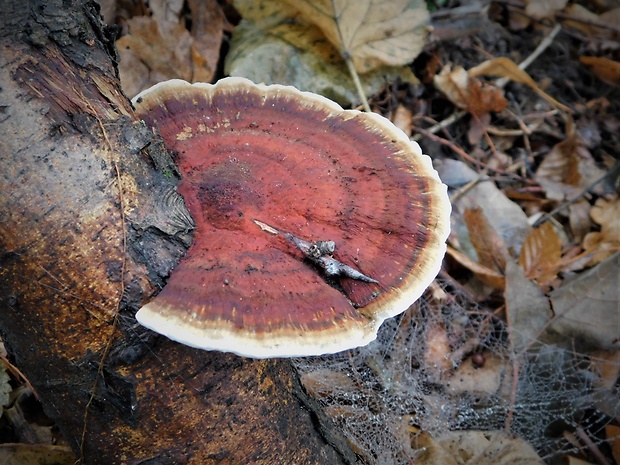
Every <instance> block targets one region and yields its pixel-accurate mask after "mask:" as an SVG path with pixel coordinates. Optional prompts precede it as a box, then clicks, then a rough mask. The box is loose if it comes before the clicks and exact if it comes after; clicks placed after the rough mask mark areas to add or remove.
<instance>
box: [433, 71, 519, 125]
mask: <svg viewBox="0 0 620 465" xmlns="http://www.w3.org/2000/svg"><path fill="white" fill-rule="evenodd" d="M433 84H434V85H435V88H436V89H437V90H439V91H440V92H441V93H443V94H444V95H445V96H446V97H448V99H449V100H450V101H451V102H452V103H453V104H454V105H456V106H457V107H459V108H462V109H463V110H467V111H468V112H469V113H471V114H473V115H477V116H479V115H483V114H485V113H488V112H490V111H493V112H498V111H502V110H503V109H504V108H506V105H507V103H508V101H507V100H506V99H505V98H504V95H503V91H502V90H501V89H498V88H497V87H495V86H493V85H491V84H486V83H483V82H482V81H480V80H479V79H475V78H473V77H472V76H470V75H469V73H468V72H467V71H465V69H464V68H463V67H461V66H457V67H456V68H454V70H453V69H452V68H451V66H450V65H447V66H445V67H444V68H443V69H442V70H441V72H440V73H439V74H438V75H436V76H435V77H434V78H433Z"/></svg>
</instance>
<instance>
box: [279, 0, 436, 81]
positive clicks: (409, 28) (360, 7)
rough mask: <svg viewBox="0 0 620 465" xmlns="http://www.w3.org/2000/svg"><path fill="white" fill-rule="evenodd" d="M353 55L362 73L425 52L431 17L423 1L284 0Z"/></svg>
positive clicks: (345, 53)
mask: <svg viewBox="0 0 620 465" xmlns="http://www.w3.org/2000/svg"><path fill="white" fill-rule="evenodd" d="M283 1H284V2H285V3H287V4H289V5H290V6H291V7H294V8H295V9H297V10H298V11H299V13H300V14H301V16H302V17H303V19H304V20H306V21H308V22H310V23H313V24H315V25H316V26H318V27H319V28H320V29H321V30H322V31H323V33H324V34H325V37H327V39H328V40H329V41H330V42H331V43H332V44H333V45H334V46H335V47H336V48H337V49H338V50H339V51H340V54H341V55H342V56H343V57H345V58H347V57H350V58H351V60H352V62H353V65H354V66H355V69H356V70H357V72H359V73H362V74H363V73H367V72H369V71H372V70H373V69H376V68H379V67H381V66H383V65H390V66H402V65H405V64H407V63H410V62H411V61H413V59H414V58H415V57H417V56H418V54H419V53H420V52H421V51H422V48H423V47H424V41H425V38H426V33H427V28H426V24H427V22H428V19H429V14H428V10H427V9H426V3H425V2H424V1H422V0H383V1H381V0H374V1H371V0H361V1H360V0H337V1H328V0H315V1H309V0H283Z"/></svg>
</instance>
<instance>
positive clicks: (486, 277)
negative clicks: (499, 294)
mask: <svg viewBox="0 0 620 465" xmlns="http://www.w3.org/2000/svg"><path fill="white" fill-rule="evenodd" d="M447 254H448V255H450V256H451V257H452V258H454V259H455V260H456V261H457V262H459V263H460V264H461V265H463V266H464V267H465V268H467V269H468V270H470V271H471V272H473V273H474V274H475V275H476V276H477V277H478V279H480V281H482V282H483V283H485V284H487V285H489V286H491V287H493V288H495V289H499V290H503V289H504V287H505V280H504V275H502V274H501V273H498V272H497V271H495V270H491V269H489V268H487V267H485V266H482V265H481V264H480V263H478V262H476V261H475V260H472V259H471V258H469V257H468V256H467V255H465V254H464V253H461V252H459V251H458V250H456V249H455V248H453V247H450V246H448V249H447Z"/></svg>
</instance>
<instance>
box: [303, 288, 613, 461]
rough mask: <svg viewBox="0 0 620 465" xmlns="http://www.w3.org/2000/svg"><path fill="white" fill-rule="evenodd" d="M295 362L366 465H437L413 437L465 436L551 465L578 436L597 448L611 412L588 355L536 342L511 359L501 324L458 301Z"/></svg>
mask: <svg viewBox="0 0 620 465" xmlns="http://www.w3.org/2000/svg"><path fill="white" fill-rule="evenodd" d="M474 354H475V355H477V356H476V357H473V355H474ZM615 363H616V364H617V362H615ZM294 364H295V366H296V369H297V370H298V372H299V373H300V376H301V379H302V383H303V384H304V386H305V388H306V390H307V391H308V392H309V394H310V395H312V396H313V397H315V398H316V399H318V400H319V401H320V403H321V405H322V406H323V408H324V409H325V412H326V413H327V414H328V416H329V417H330V418H331V419H332V420H333V421H334V423H335V424H336V426H337V427H338V428H340V429H341V430H342V431H343V433H344V435H345V436H346V438H347V440H348V442H349V444H350V445H351V446H352V448H353V450H354V451H355V452H356V454H357V455H358V456H359V457H361V460H362V461H363V462H365V463H369V464H374V463H381V464H386V465H391V464H410V463H413V462H414V461H417V462H416V463H441V462H432V461H428V462H425V461H424V460H426V459H427V458H428V456H429V454H431V453H433V451H432V450H431V449H432V448H429V447H427V444H428V441H426V440H422V439H421V438H422V437H423V436H424V435H429V436H430V437H432V438H439V437H442V436H445V435H446V433H447V432H460V431H461V432H464V431H473V430H478V431H484V432H494V431H497V432H504V433H508V435H506V434H503V433H502V434H501V435H500V436H497V437H499V438H501V439H493V440H497V441H500V440H501V441H504V442H505V441H507V440H508V439H507V438H510V437H512V436H513V435H514V436H516V437H518V438H521V439H523V440H524V441H526V442H527V443H529V444H530V445H531V446H532V447H533V448H534V450H535V451H536V453H538V455H539V456H540V457H541V458H542V459H543V460H544V461H545V462H546V463H550V464H555V463H558V461H559V460H560V458H561V457H562V456H563V455H564V454H567V453H573V454H577V453H578V452H579V451H580V450H581V449H584V448H585V446H584V443H583V442H580V441H578V440H577V439H575V438H576V437H577V436H578V435H577V432H579V431H581V432H585V433H586V434H587V435H588V436H589V437H590V439H591V440H592V441H593V442H594V443H602V441H603V440H604V435H603V434H602V431H603V430H604V428H605V426H606V425H607V424H608V423H609V422H610V421H611V419H612V418H614V417H617V414H618V411H617V410H618V405H620V400H619V398H618V392H617V388H615V389H616V391H614V387H613V386H611V387H605V386H603V385H602V383H601V378H600V374H599V373H598V371H597V368H596V366H595V365H593V363H592V357H591V356H588V355H587V354H579V353H576V352H574V351H572V350H566V349H564V348H560V347H556V346H553V345H548V344H543V343H540V342H537V343H536V344H534V345H532V346H530V348H529V350H528V351H527V352H525V353H521V354H515V353H514V352H513V351H512V350H511V348H510V343H509V337H508V332H507V327H506V325H505V323H504V322H503V321H502V320H500V319H499V318H497V317H495V316H493V315H491V314H489V313H487V312H484V311H482V309H481V308H479V307H478V306H477V304H475V303H473V302H471V301H468V300H467V299H466V298H465V297H464V296H459V295H457V296H456V297H452V298H450V299H448V300H446V301H442V302H438V301H432V300H431V301H426V300H423V299H421V300H420V301H419V302H418V303H416V304H415V305H414V306H413V307H412V308H411V309H410V310H409V311H408V312H406V313H405V314H403V315H401V316H399V317H396V318H393V319H391V320H388V321H386V322H385V323H384V324H383V326H382V328H381V329H380V331H379V334H378V337H377V340H376V341H374V342H373V343H371V344H369V345H368V346H366V347H362V348H359V349H355V350H351V351H347V352H342V353H339V354H334V355H328V356H322V357H308V358H299V359H294ZM515 376H516V379H515ZM610 399H615V402H614V401H610ZM604 404H605V405H604ZM614 408H615V411H614ZM610 410H611V411H610ZM488 437H489V435H488V434H487V435H486V436H485V438H488ZM526 447H529V446H526ZM532 453H534V451H532ZM454 463H484V462H483V461H477V462H468V461H466V460H465V461H462V462H454ZM488 463H494V462H493V461H490V462H488ZM495 463H496V464H497V463H501V462H497V461H496V462H495ZM514 463H516V462H514ZM529 463H533V462H529Z"/></svg>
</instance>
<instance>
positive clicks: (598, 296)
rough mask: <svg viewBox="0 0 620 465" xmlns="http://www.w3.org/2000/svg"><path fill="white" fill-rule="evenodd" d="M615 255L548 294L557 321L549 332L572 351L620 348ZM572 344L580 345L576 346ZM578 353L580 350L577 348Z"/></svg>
mask: <svg viewBox="0 0 620 465" xmlns="http://www.w3.org/2000/svg"><path fill="white" fill-rule="evenodd" d="M619 264H620V253H616V254H614V255H613V256H611V257H609V258H608V259H607V260H605V261H604V262H602V263H599V264H598V265H597V266H595V267H593V268H591V269H589V270H588V271H586V272H584V273H582V274H580V275H579V276H578V277H577V278H575V279H573V280H572V281H568V282H564V284H563V285H562V287H560V288H559V289H556V290H554V291H552V292H551V293H550V294H549V297H550V299H551V303H552V306H553V311H554V313H555V318H554V319H553V321H552V322H551V324H550V325H549V327H548V328H547V332H549V333H550V334H551V335H553V333H556V334H559V335H560V337H559V338H556V339H557V341H559V342H563V343H564V344H568V345H569V348H570V349H571V350H573V349H575V347H580V346H583V345H585V346H587V347H594V348H600V349H603V350H618V349H619V348H620V320H619V319H618V302H620V300H619V298H618V297H619V295H618V293H619V286H618V269H619V268H618V265H619ZM573 342H577V343H578V344H577V345H576V346H573V345H572V344H573ZM578 350H579V349H578Z"/></svg>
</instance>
